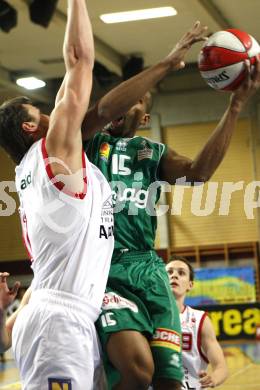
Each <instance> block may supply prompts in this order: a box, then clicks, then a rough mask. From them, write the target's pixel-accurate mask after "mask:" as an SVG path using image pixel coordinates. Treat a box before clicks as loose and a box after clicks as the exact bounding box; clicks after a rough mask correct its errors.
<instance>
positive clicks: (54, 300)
mask: <svg viewBox="0 0 260 390" xmlns="http://www.w3.org/2000/svg"><path fill="white" fill-rule="evenodd" d="M63 53H64V61H65V66H66V75H65V81H64V84H63V91H62V93H60V94H59V95H58V97H57V100H56V106H55V108H54V110H53V111H52V113H51V116H50V118H48V117H47V116H45V115H43V114H42V113H41V112H40V111H39V110H38V109H37V108H36V107H35V106H33V105H32V104H31V103H30V101H28V99H26V98H17V99H13V100H11V101H8V102H6V103H5V104H3V105H2V106H1V108H0V143H1V146H3V147H4V148H5V150H6V151H7V152H8V153H9V154H10V155H11V157H12V158H13V160H14V161H15V162H16V163H17V164H19V165H18V166H17V167H16V187H17V190H18V192H19V198H20V214H21V220H22V224H23V235H24V239H25V242H26V244H27V248H28V252H29V253H30V256H31V258H32V268H33V271H34V279H33V282H32V285H31V298H30V300H29V303H28V304H27V305H26V306H25V307H23V308H22V309H21V310H20V311H19V314H18V315H17V317H16V321H15V325H14V327H13V329H12V345H13V350H14V355H15V360H16V363H17V366H18V368H19V370H20V376H21V381H22V385H23V389H26V390H47V389H48V390H50V389H54V388H55V389H56V388H65V387H66V388H67V389H77V390H88V389H89V390H90V389H92V388H93V380H94V368H95V366H97V365H98V364H100V357H99V350H98V343H97V337H96V331H95V326H94V322H95V320H96V319H97V318H98V315H99V313H100V306H101V303H102V299H103V294H104V290H105V285H106V281H107V275H108V270H109V266H110V260H111V254H112V250H113V234H112V232H113V216H112V209H111V207H110V199H111V190H110V187H109V185H108V183H107V181H106V179H105V178H104V176H103V175H102V174H101V172H100V171H99V170H98V169H97V168H96V167H94V166H93V165H92V164H91V163H90V162H89V161H88V159H87V157H86V155H85V154H84V153H83V151H82V137H81V130H80V127H81V123H82V121H83V118H84V115H85V111H86V107H87V106H88V103H89V97H90V92H91V88H92V69H93V63H94V45H93V36H92V29H91V24H90V21H89V17H88V13H87V9H86V1H85V0H68V21H67V27H66V33H65V39H64V47H63ZM104 232H106V235H104V234H101V233H104ZM6 276H7V275H6V274H4V275H2V276H1V294H0V297H1V300H0V301H1V304H2V305H1V308H0V309H1V319H2V318H3V311H4V309H5V306H6V305H5V304H3V302H2V301H4V300H5V298H6V297H7V301H8V295H9V299H12V296H13V294H12V293H11V294H8V289H7V286H6ZM14 294H15V292H14ZM29 294H30V290H29V291H28V292H27V293H26V296H25V298H24V301H23V304H24V303H26V302H27V301H28V296H29ZM23 304H22V306H23ZM0 322H2V321H0ZM1 325H2V324H1ZM9 329H10V328H9ZM7 330H8V329H7ZM9 335H10V333H9V334H8V331H6V329H4V328H3V326H2V331H1V342H2V343H3V344H6V343H8V342H9Z"/></svg>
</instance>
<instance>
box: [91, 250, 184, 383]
mask: <svg viewBox="0 0 260 390" xmlns="http://www.w3.org/2000/svg"><path fill="white" fill-rule="evenodd" d="M96 325H97V330H98V334H99V337H100V340H101V343H102V346H103V350H104V354H105V358H104V361H105V366H106V372H107V376H108V382H109V388H112V386H113V385H114V384H115V383H117V381H118V380H119V375H118V373H116V371H115V369H114V368H113V366H112V365H111V364H110V363H109V362H108V359H107V356H106V353H105V350H106V348H105V346H106V343H107V341H108V338H109V335H110V334H111V333H115V332H119V331H121V330H136V331H139V332H141V333H143V334H144V335H146V337H147V339H148V340H149V342H150V346H151V351H152V354H153V359H154V364H155V373H154V377H156V378H167V379H175V380H177V381H179V382H181V381H182V377H183V369H182V358H181V326H180V318H179V311H178V308H177V306H176V302H175V298H174V296H173V294H172V292H171V289H170V284H169V278H168V275H167V272H166V270H165V264H164V262H163V260H162V259H161V258H160V257H158V255H157V254H156V252H155V251H152V250H151V251H146V252H139V251H131V252H130V251H129V252H126V253H118V252H117V253H114V254H113V259H112V265H111V269H110V273H109V278H108V284H107V289H106V293H105V296H104V300H103V305H102V314H101V315H100V317H99V319H98V321H97V323H96Z"/></svg>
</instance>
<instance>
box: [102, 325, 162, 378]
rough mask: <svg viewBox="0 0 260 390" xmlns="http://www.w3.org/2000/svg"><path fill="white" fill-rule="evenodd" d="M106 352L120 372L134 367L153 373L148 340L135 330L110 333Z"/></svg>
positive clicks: (128, 370)
mask: <svg viewBox="0 0 260 390" xmlns="http://www.w3.org/2000/svg"><path fill="white" fill-rule="evenodd" d="M107 354H108V357H109V360H110V361H111V363H112V364H113V365H114V366H115V368H116V369H117V370H118V371H120V372H121V373H122V374H124V373H128V372H131V371H132V369H133V368H134V367H138V368H139V369H141V370H143V371H147V372H149V373H150V374H151V375H152V374H153V371H154V364H153V357H152V353H151V349H150V345H149V342H148V341H147V339H146V337H145V336H144V335H142V334H141V333H139V332H137V331H133V330H125V331H120V332H117V333H113V334H111V335H110V337H109V339H108V342H107ZM133 365H134V367H133Z"/></svg>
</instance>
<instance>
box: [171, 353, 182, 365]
mask: <svg viewBox="0 0 260 390" xmlns="http://www.w3.org/2000/svg"><path fill="white" fill-rule="evenodd" d="M170 365H171V366H174V367H177V368H179V367H180V366H181V363H180V356H179V355H178V354H177V353H173V354H172V356H171V360H170Z"/></svg>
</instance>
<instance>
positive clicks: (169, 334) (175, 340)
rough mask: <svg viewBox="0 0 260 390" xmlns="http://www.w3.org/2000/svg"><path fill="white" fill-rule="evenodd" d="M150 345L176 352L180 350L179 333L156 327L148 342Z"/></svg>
mask: <svg viewBox="0 0 260 390" xmlns="http://www.w3.org/2000/svg"><path fill="white" fill-rule="evenodd" d="M150 345H151V346H152V347H163V348H170V349H173V350H174V351H176V352H180V351H181V337H180V334H179V333H177V332H175V331H174V330H171V329H166V328H158V329H156V332H155V333H154V335H153V339H152V341H151V342H150Z"/></svg>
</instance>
